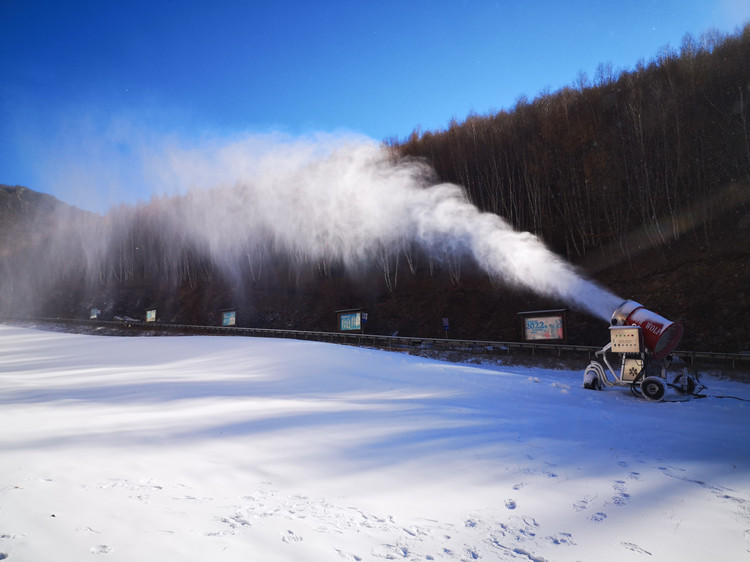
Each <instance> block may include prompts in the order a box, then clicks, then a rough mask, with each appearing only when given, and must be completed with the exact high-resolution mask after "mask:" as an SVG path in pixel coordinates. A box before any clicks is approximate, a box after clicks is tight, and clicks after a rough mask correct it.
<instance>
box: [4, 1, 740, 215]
mask: <svg viewBox="0 0 750 562" xmlns="http://www.w3.org/2000/svg"><path fill="white" fill-rule="evenodd" d="M748 21H750V2H749V1H748V0H702V1H701V0H660V1H654V0H632V1H628V0H620V1H618V2H612V1H606V2H605V1H597V0H569V1H560V0H543V1H515V0H514V1H507V0H500V1H481V0H476V1H471V0H464V1H461V0H454V1H441V0H396V1H392V0H378V1H377V2H368V1H356V0H346V1H326V0H319V1H316V2H303V1H295V0H273V1H268V0H265V1H262V2H260V1H254V0H247V1H227V0H213V1H210V2H208V1H196V0H180V1H171V0H169V1H159V0H148V1H143V0H128V1H101V0H96V1H79V0H69V1H64V2H63V1H59V0H56V1H46V2H45V1H35V0H0V183H5V184H10V185H15V184H20V185H25V186H27V187H30V188H32V189H35V190H38V191H44V192H48V193H53V194H54V195H57V196H58V197H60V198H61V199H64V200H66V201H67V202H69V203H73V204H76V205H78V206H81V207H86V208H100V207H101V205H102V204H103V203H102V201H100V200H95V198H94V196H93V191H94V190H97V189H100V190H104V191H106V190H107V189H108V190H109V194H108V195H107V197H106V199H107V201H106V204H107V205H109V204H112V203H115V202H119V201H124V202H134V201H135V200H137V199H138V198H147V197H148V193H149V186H148V185H146V184H147V183H148V181H147V180H146V179H144V177H143V176H142V175H139V174H138V172H137V168H138V167H139V166H140V164H139V162H140V160H139V158H141V156H142V154H143V153H144V152H145V151H148V150H151V149H152V147H153V146H154V143H156V144H159V143H162V144H163V143H164V142H165V141H164V139H179V142H181V143H189V144H190V143H192V144H200V143H211V142H220V141H217V139H226V138H232V137H236V136H239V135H248V134H265V133H268V132H280V133H283V134H285V135H289V136H291V137H298V136H304V135H309V134H311V133H314V132H321V131H322V132H328V133H331V132H341V131H347V132H352V133H355V134H360V135H365V136H367V137H370V138H372V139H375V140H378V141H379V140H384V139H388V138H392V137H396V138H399V139H403V138H405V137H406V136H408V135H409V134H410V133H411V132H412V131H413V130H414V129H416V128H421V129H422V130H439V129H443V128H445V127H446V126H447V125H448V123H449V122H450V120H451V118H456V119H457V120H458V121H461V120H463V119H465V118H466V116H467V115H468V114H470V113H472V112H473V113H477V114H480V115H484V114H489V113H492V112H496V111H498V110H501V109H507V108H511V107H512V106H513V105H514V104H515V102H516V100H517V99H518V98H519V97H520V96H522V95H525V96H527V97H528V98H529V99H533V98H534V97H536V96H537V95H538V94H539V93H540V92H541V91H543V90H545V89H549V90H551V91H555V90H557V89H559V88H561V87H563V86H566V85H570V84H572V83H573V82H574V81H575V80H576V76H577V75H578V74H579V73H580V72H581V71H583V72H586V73H587V74H588V75H589V76H590V77H593V75H594V73H595V69H596V67H597V65H598V64H600V63H611V64H612V66H613V67H614V68H615V69H625V70H629V69H632V68H633V67H634V65H635V64H636V62H637V61H638V60H639V59H644V60H646V61H647V60H649V59H651V58H653V57H654V56H655V55H656V53H657V52H658V50H659V49H660V48H661V47H663V46H665V45H671V46H672V47H674V48H676V49H679V46H680V43H681V40H682V37H683V36H684V35H685V34H686V33H691V34H693V35H694V36H696V37H698V36H700V35H701V34H702V33H704V32H706V31H709V30H711V29H716V30H718V31H720V32H724V33H730V32H734V31H735V30H736V29H737V28H738V26H740V25H742V24H743V23H746V22H748ZM155 139H159V140H155ZM105 184H109V185H108V186H107V185H105Z"/></svg>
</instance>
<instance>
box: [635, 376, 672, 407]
mask: <svg viewBox="0 0 750 562" xmlns="http://www.w3.org/2000/svg"><path fill="white" fill-rule="evenodd" d="M640 390H641V394H642V395H643V397H644V398H645V399H646V400H650V401H652V402H660V401H661V400H663V399H664V395H665V394H666V392H667V385H666V384H665V383H664V381H663V380H662V379H660V378H659V377H646V378H645V379H643V381H642V382H641V389H640Z"/></svg>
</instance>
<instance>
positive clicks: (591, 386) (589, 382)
mask: <svg viewBox="0 0 750 562" xmlns="http://www.w3.org/2000/svg"><path fill="white" fill-rule="evenodd" d="M599 371H603V368H602V366H601V365H600V364H599V363H597V362H596V361H592V362H591V364H590V365H589V366H588V367H586V370H585V371H584V372H583V388H585V389H587V390H601V389H602V381H601V379H600V378H599Z"/></svg>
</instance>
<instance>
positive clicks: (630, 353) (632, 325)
mask: <svg viewBox="0 0 750 562" xmlns="http://www.w3.org/2000/svg"><path fill="white" fill-rule="evenodd" d="M682 333H683V326H682V324H681V323H680V322H671V321H669V320H667V319H666V318H663V317H662V316H659V315H658V314H655V313H654V312H651V311H650V310H647V309H646V308H644V307H643V306H642V305H640V304H638V303H637V302H635V301H625V302H623V303H622V304H621V305H620V306H619V307H618V308H617V310H615V311H614V313H613V314H612V325H611V326H610V327H609V334H610V342H609V343H608V344H607V345H605V346H604V347H603V348H602V349H601V350H600V351H597V352H596V356H597V358H598V359H595V360H594V361H592V362H591V363H590V364H589V366H588V367H586V370H585V371H584V373H583V386H584V388H588V389H593V390H601V389H602V388H603V387H607V388H611V387H613V386H629V387H630V390H631V391H632V392H633V394H634V395H636V396H639V397H642V398H645V399H646V400H651V401H654V402H658V401H660V400H663V399H664V395H665V393H666V391H667V387H668V386H671V387H673V388H675V389H676V390H678V391H679V392H681V393H683V394H693V393H694V392H695V391H696V386H697V381H696V380H695V379H694V378H693V377H691V376H690V375H688V373H687V369H683V371H682V373H680V374H678V375H677V376H676V377H675V378H674V380H673V382H672V383H671V384H670V383H668V382H667V377H668V373H667V371H668V368H669V365H670V364H671V359H672V357H671V353H672V351H673V350H674V348H675V347H677V344H678V343H680V339H681V338H682ZM610 355H616V356H618V358H617V361H616V362H615V363H614V364H613V363H612V362H610Z"/></svg>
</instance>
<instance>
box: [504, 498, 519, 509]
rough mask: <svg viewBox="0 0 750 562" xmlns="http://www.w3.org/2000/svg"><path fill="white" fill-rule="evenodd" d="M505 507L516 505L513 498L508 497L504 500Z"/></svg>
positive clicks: (511, 507)
mask: <svg viewBox="0 0 750 562" xmlns="http://www.w3.org/2000/svg"><path fill="white" fill-rule="evenodd" d="M505 507H506V508H508V509H516V507H517V505H516V502H515V501H514V500H511V499H508V500H505Z"/></svg>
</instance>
